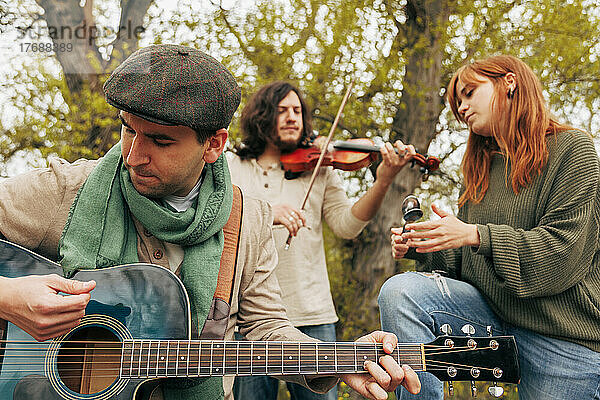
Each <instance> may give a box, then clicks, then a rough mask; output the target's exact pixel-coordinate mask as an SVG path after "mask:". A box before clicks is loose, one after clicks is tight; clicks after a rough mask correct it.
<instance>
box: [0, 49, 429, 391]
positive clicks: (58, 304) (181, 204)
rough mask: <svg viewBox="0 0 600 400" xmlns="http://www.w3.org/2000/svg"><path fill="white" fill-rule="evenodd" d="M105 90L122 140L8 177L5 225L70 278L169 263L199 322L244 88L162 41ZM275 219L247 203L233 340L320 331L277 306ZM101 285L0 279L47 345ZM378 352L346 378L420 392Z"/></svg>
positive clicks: (215, 267) (224, 209) (6, 311)
mask: <svg viewBox="0 0 600 400" xmlns="http://www.w3.org/2000/svg"><path fill="white" fill-rule="evenodd" d="M104 90H105V95H106V100H107V102H108V103H110V104H111V105H113V106H115V107H116V108H118V109H119V110H120V114H119V117H120V119H121V121H122V124H123V126H122V129H121V141H120V142H119V143H118V144H117V145H116V146H115V147H113V148H112V149H111V150H110V151H109V152H108V153H106V155H105V156H104V157H102V158H101V159H100V160H96V161H90V160H79V161H77V162H75V163H73V164H69V163H67V162H65V161H62V160H57V159H53V160H49V167H48V168H45V169H39V170H34V171H32V172H29V173H26V174H23V175H21V176H18V177H14V178H9V179H6V180H3V181H2V182H0V232H1V233H2V235H3V236H4V237H5V238H6V239H8V240H10V241H12V242H16V243H18V244H20V245H22V246H24V247H26V248H28V249H31V250H34V251H36V252H38V253H40V254H42V255H44V256H46V257H49V258H51V259H57V260H59V261H60V263H61V265H62V267H63V269H64V271H65V274H66V275H67V276H70V274H71V273H72V272H73V271H76V270H79V269H96V268H104V267H109V266H113V265H117V264H128V263H137V262H145V263H153V264H159V265H161V266H163V267H165V268H169V269H171V270H172V271H174V272H176V273H177V275H179V276H180V278H181V279H182V281H183V283H184V285H185V287H186V290H187V292H188V294H189V296H190V299H191V310H192V316H195V317H194V318H193V320H194V323H195V325H196V326H195V328H196V330H197V331H199V330H200V329H201V327H202V321H205V320H207V316H208V315H209V313H211V310H212V308H211V307H214V305H213V304H212V303H211V299H212V298H213V294H214V293H215V286H216V282H217V274H218V273H219V260H220V258H221V253H222V251H223V229H222V228H223V226H224V225H225V224H226V222H227V221H228V218H229V215H230V210H231V208H232V203H233V201H234V200H233V198H234V193H233V192H234V188H233V187H232V185H231V179H230V175H229V170H228V166H227V162H226V161H225V159H224V156H223V155H222V151H223V147H224V145H225V142H226V140H227V135H228V133H227V131H226V128H227V127H228V125H229V123H230V121H231V118H232V117H233V114H234V112H235V110H236V109H237V107H238V105H239V101H240V89H239V87H238V85H237V84H236V82H235V80H234V78H233V76H232V75H231V73H230V72H229V71H228V70H227V69H225V68H224V67H223V66H222V65H221V64H220V63H218V62H217V61H216V60H214V59H213V58H212V57H210V56H207V55H206V54H204V53H202V52H200V51H198V50H195V49H192V48H188V47H183V46H176V45H156V46H150V47H146V48H143V49H140V50H138V51H136V52H135V53H134V54H132V55H131V56H130V57H129V58H128V59H127V60H125V61H124V62H123V63H122V64H121V65H120V66H119V67H117V69H116V70H115V71H114V72H113V74H112V75H111V77H110V78H109V79H108V80H107V82H106V84H105V86H104ZM271 223H272V217H271V211H270V208H269V206H268V205H267V204H266V203H264V202H260V201H257V200H251V199H247V198H244V199H243V215H242V223H241V234H240V237H239V242H238V252H237V263H236V269H235V276H234V280H233V290H232V293H233V296H232V301H231V304H230V306H231V309H230V314H229V319H228V322H227V328H226V333H225V338H226V339H227V338H232V337H233V328H234V326H235V325H236V324H237V325H238V326H239V330H240V332H241V333H242V334H243V335H245V336H246V337H247V338H249V339H252V340H282V341H283V340H286V341H313V339H311V338H310V337H308V336H306V335H304V334H302V333H301V332H300V331H298V330H297V329H295V328H294V327H293V326H292V325H291V324H290V322H289V320H288V319H287V316H286V314H285V309H284V307H283V305H282V303H281V298H280V290H279V286H278V283H277V280H276V278H275V275H274V274H273V270H274V268H275V266H276V264H277V254H276V251H275V246H274V243H273V239H272V235H271ZM95 286H96V282H94V281H89V282H81V281H77V280H70V279H66V278H63V277H59V276H57V275H45V276H39V275H38V276H25V277H18V278H7V277H2V278H0V317H1V318H2V319H4V320H8V321H10V322H12V323H13V324H15V325H17V326H18V327H20V328H21V329H23V330H24V331H26V332H27V333H29V334H30V335H31V336H32V337H33V338H35V339H37V340H39V341H44V340H47V339H50V338H53V337H57V336H59V335H62V334H65V333H67V332H69V331H70V330H71V329H72V328H74V327H76V326H77V325H78V323H79V322H80V321H81V319H82V318H83V317H84V313H85V309H86V306H87V305H88V302H89V300H90V296H91V294H90V293H91V292H92V290H93V289H94V287H95ZM141 290H143V288H142V289H141ZM60 292H62V293H66V294H68V296H62V295H61V294H60ZM212 311H214V310H212ZM196 317H197V319H196ZM196 338H197V337H196ZM360 340H362V341H369V342H379V343H383V346H384V349H386V352H388V353H390V352H391V351H392V349H393V348H394V347H395V345H396V343H397V340H396V338H395V336H394V335H393V334H386V333H383V332H373V333H371V334H369V335H367V336H365V337H363V338H361V339H360ZM379 361H380V362H379V364H377V363H374V362H368V361H367V362H366V363H365V368H366V369H367V371H368V372H369V373H363V374H344V375H342V376H341V378H342V379H344V380H345V381H346V382H347V383H348V385H350V386H351V387H353V388H354V389H355V390H357V391H358V392H359V393H361V394H362V395H363V396H365V397H367V398H371V399H386V398H387V393H386V392H387V391H391V390H393V389H394V388H395V387H396V386H397V385H398V384H402V385H404V386H405V387H406V388H408V389H409V390H410V391H411V392H415V393H416V392H418V390H419V381H418V379H417V377H416V374H415V373H414V372H413V371H412V369H410V368H409V367H407V366H405V367H401V366H399V365H398V364H397V363H396V362H395V361H394V359H393V358H392V357H390V356H389V355H386V356H383V357H381V358H380V360H379ZM286 379H292V380H294V381H296V382H298V383H301V384H303V385H305V386H307V387H310V388H311V389H313V390H316V391H320V392H325V391H327V390H328V389H330V388H332V387H333V386H334V385H335V383H336V381H337V379H336V377H332V376H329V377H327V376H325V377H323V376H321V377H309V378H304V377H300V376H295V377H287V378H286ZM229 386H230V385H226V387H225V394H223V383H222V380H221V378H218V377H211V378H207V379H205V380H203V381H201V383H196V384H194V385H191V386H189V385H188V386H186V387H180V386H178V385H176V384H173V385H165V386H164V387H162V386H159V389H160V390H157V391H154V393H153V394H152V395H153V396H154V397H153V398H161V397H162V398H168V399H192V398H195V399H219V398H223V397H224V396H225V397H227V398H231V391H230V387H229Z"/></svg>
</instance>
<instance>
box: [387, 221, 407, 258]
mask: <svg viewBox="0 0 600 400" xmlns="http://www.w3.org/2000/svg"><path fill="white" fill-rule="evenodd" d="M391 231H392V236H391V239H392V257H394V258H395V259H397V260H398V259H400V258H403V257H404V256H405V255H406V253H407V252H408V249H409V248H410V247H409V246H408V245H407V244H406V240H404V239H402V228H392V229H391Z"/></svg>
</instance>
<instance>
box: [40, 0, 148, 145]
mask: <svg viewBox="0 0 600 400" xmlns="http://www.w3.org/2000/svg"><path fill="white" fill-rule="evenodd" d="M37 2H38V4H39V5H40V6H41V7H42V8H43V9H44V19H45V20H46V23H47V25H48V31H49V34H50V38H51V39H52V42H53V44H54V46H55V48H56V49H57V51H55V54H56V58H57V60H58V62H59V63H60V65H61V67H62V71H63V74H64V76H65V81H66V83H67V87H68V88H69V92H70V97H68V98H65V100H66V101H67V103H69V101H71V102H75V103H77V102H78V100H79V99H82V98H86V97H85V96H81V94H82V93H83V92H84V91H85V90H87V89H89V90H90V91H91V92H92V93H94V94H97V95H100V96H103V92H102V82H103V79H102V76H103V75H106V74H108V73H110V72H112V69H114V68H115V67H116V66H117V65H118V63H120V62H121V61H122V60H124V59H125V58H126V57H127V56H129V54H131V53H132V52H133V51H134V50H135V49H136V48H137V43H138V40H139V39H140V37H141V34H142V33H143V31H144V28H143V22H144V16H145V15H146V12H147V11H148V8H149V7H150V3H151V2H152V0H122V1H121V4H120V6H121V18H120V21H119V27H118V28H116V30H115V31H114V32H112V30H110V29H109V27H106V26H98V25H97V24H96V21H95V19H94V16H93V14H92V9H93V1H92V0H86V2H85V4H84V5H83V6H80V2H79V0H37ZM110 33H114V34H115V35H116V38H115V39H114V40H113V42H112V43H111V45H112V46H113V50H112V54H111V60H110V61H107V60H104V59H103V58H102V56H101V54H100V51H99V50H98V47H97V45H96V38H97V37H104V36H106V35H108V34H110ZM69 49H70V50H69ZM88 98H89V97H88ZM68 105H69V106H72V104H68ZM112 131H114V127H113V126H99V125H97V124H95V123H92V127H91V129H90V130H89V132H88V136H87V138H86V140H85V143H84V144H85V146H86V147H88V148H90V149H93V151H94V153H96V154H102V153H104V152H105V151H107V150H108V148H110V146H111V145H112V143H113V142H114V140H113V137H112Z"/></svg>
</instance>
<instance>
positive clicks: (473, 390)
mask: <svg viewBox="0 0 600 400" xmlns="http://www.w3.org/2000/svg"><path fill="white" fill-rule="evenodd" d="M471 396H472V397H477V387H476V386H475V381H471Z"/></svg>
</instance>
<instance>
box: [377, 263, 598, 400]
mask: <svg viewBox="0 0 600 400" xmlns="http://www.w3.org/2000/svg"><path fill="white" fill-rule="evenodd" d="M378 302H379V309H380V311H381V325H382V329H383V330H385V331H390V332H394V333H395V334H396V335H397V336H398V340H399V341H400V342H407V343H408V342H415V343H429V342H431V341H432V340H434V338H435V337H437V336H440V335H443V333H442V332H440V326H442V325H443V324H449V325H450V327H451V328H452V332H453V333H452V334H453V335H456V336H463V335H464V334H463V333H462V332H461V330H460V329H461V327H462V326H463V325H465V324H471V325H472V326H473V327H474V328H475V334H474V335H473V336H487V332H486V327H487V326H491V327H492V334H493V335H494V336H502V335H512V336H514V337H515V340H516V342H517V348H518V352H519V356H518V359H519V364H520V368H521V383H520V384H519V386H518V391H519V399H521V400H542V399H544V400H553V399H556V400H569V399H576V400H584V399H585V400H587V399H600V353H597V352H595V351H593V350H590V349H588V348H587V347H584V346H581V345H578V344H575V343H571V342H567V341H564V340H558V339H553V338H549V337H547V336H543V335H540V334H537V333H535V332H532V331H530V330H527V329H523V328H518V327H515V326H512V325H510V324H507V323H506V322H504V321H502V320H501V319H500V318H499V317H498V316H497V315H496V314H495V313H494V312H493V311H492V310H491V309H490V307H489V306H488V305H487V302H486V301H485V299H484V298H483V296H482V295H481V294H480V293H479V291H478V290H477V289H476V288H475V287H473V286H471V285H469V284H468V283H465V282H461V281H458V280H454V279H448V278H444V277H440V276H439V275H437V276H435V275H433V276H432V275H431V274H428V275H427V274H422V273H417V272H407V273H404V274H400V275H396V276H394V277H392V278H390V279H388V280H387V281H386V282H385V283H384V284H383V286H382V288H381V292H380V293H379V299H378ZM599 324H600V321H599ZM418 375H419V378H420V379H421V384H422V389H421V393H419V394H418V395H416V396H415V395H411V394H410V393H408V392H407V391H406V390H405V389H404V388H400V389H398V390H397V391H396V396H397V397H398V399H440V400H441V399H443V388H442V383H441V382H440V381H439V380H438V379H437V378H436V377H435V376H433V375H431V374H428V373H426V372H420V373H418Z"/></svg>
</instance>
